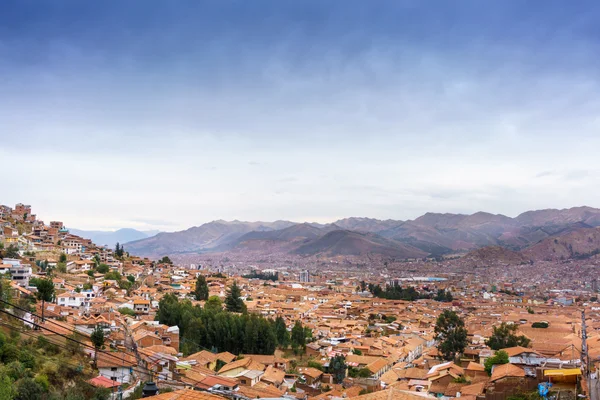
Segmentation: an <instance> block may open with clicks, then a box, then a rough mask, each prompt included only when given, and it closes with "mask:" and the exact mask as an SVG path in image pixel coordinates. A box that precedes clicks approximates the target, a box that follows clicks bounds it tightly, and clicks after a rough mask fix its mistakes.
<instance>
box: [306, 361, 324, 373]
mask: <svg viewBox="0 0 600 400" xmlns="http://www.w3.org/2000/svg"><path fill="white" fill-rule="evenodd" d="M308 366H309V367H310V368H315V369H318V370H319V371H323V365H321V364H319V363H318V362H316V361H309V362H308Z"/></svg>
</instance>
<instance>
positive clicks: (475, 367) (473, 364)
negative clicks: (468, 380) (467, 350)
mask: <svg viewBox="0 0 600 400" xmlns="http://www.w3.org/2000/svg"><path fill="white" fill-rule="evenodd" d="M465 370H466V371H485V367H484V366H483V365H481V364H478V363H476V362H473V361H470V362H469V364H468V365H467V367H466V368H465Z"/></svg>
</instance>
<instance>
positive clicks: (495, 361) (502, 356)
mask: <svg viewBox="0 0 600 400" xmlns="http://www.w3.org/2000/svg"><path fill="white" fill-rule="evenodd" d="M508 361H509V360H508V353H507V352H505V351H503V350H500V351H497V352H496V354H494V355H493V356H492V357H490V358H488V359H487V360H485V363H484V366H485V371H486V372H487V373H488V375H491V374H492V368H493V367H494V365H499V364H508Z"/></svg>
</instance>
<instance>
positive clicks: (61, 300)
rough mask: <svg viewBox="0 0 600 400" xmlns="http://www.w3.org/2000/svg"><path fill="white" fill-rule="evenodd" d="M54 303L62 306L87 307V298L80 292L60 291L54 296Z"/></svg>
mask: <svg viewBox="0 0 600 400" xmlns="http://www.w3.org/2000/svg"><path fill="white" fill-rule="evenodd" d="M56 303H57V304H58V305H59V306H63V307H72V308H79V307H82V306H83V307H89V302H88V298H87V297H86V295H84V294H82V293H71V292H69V293H62V294H59V295H58V296H56Z"/></svg>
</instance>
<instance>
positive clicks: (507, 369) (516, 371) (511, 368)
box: [490, 364, 525, 382]
mask: <svg viewBox="0 0 600 400" xmlns="http://www.w3.org/2000/svg"><path fill="white" fill-rule="evenodd" d="M524 376H525V370H524V369H523V368H520V367H517V366H516V365H514V364H503V365H495V366H494V370H493V371H492V377H491V378H490V381H491V382H494V381H497V380H498V379H502V378H506V377H524Z"/></svg>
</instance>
